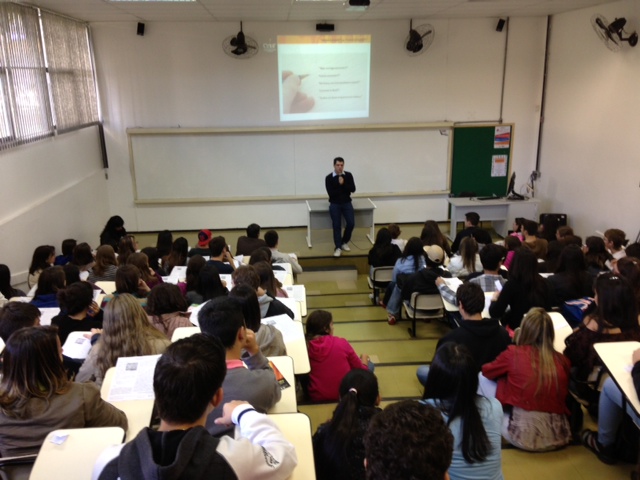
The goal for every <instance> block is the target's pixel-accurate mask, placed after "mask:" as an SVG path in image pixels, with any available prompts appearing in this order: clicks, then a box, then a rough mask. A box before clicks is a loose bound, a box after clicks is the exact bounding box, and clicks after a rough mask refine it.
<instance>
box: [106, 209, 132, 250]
mask: <svg viewBox="0 0 640 480" xmlns="http://www.w3.org/2000/svg"><path fill="white" fill-rule="evenodd" d="M126 234H127V231H126V230H125V228H124V220H123V219H122V217H121V216H119V215H114V216H113V217H111V218H110V219H109V220H108V221H107V224H106V225H105V226H104V229H103V230H102V233H101V234H100V245H111V246H112V247H113V249H114V250H115V251H116V252H117V251H118V244H119V243H120V239H121V238H122V237H124V236H125V235H126Z"/></svg>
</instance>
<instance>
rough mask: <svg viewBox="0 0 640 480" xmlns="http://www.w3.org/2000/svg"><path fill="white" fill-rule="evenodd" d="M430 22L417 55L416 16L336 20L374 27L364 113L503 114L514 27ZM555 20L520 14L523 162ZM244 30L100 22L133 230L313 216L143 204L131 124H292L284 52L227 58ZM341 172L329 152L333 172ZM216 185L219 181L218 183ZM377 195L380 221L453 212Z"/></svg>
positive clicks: (111, 117)
mask: <svg viewBox="0 0 640 480" xmlns="http://www.w3.org/2000/svg"><path fill="white" fill-rule="evenodd" d="M415 23H416V20H414V24H415ZM417 23H421V22H420V21H417ZM430 23H432V24H433V25H434V27H435V31H436V36H435V40H434V43H433V45H432V46H431V48H430V50H429V51H427V52H426V53H425V54H424V55H422V56H419V57H413V58H412V57H409V56H407V55H405V53H404V52H403V46H402V44H403V41H404V39H405V37H406V35H407V22H405V21H384V22H383V21H377V22H338V23H337V25H336V33H370V34H371V35H372V61H371V64H372V68H371V70H372V78H371V109H370V111H371V116H370V118H369V119H367V120H365V121H366V122H367V123H373V124H379V123H402V122H436V121H442V120H447V121H454V122H466V121H487V122H495V121H497V120H498V119H499V116H500V91H501V82H502V62H503V57H504V48H505V33H504V32H503V33H497V32H496V31H495V23H496V20H495V19H458V20H431V21H430ZM545 25H546V19H545V18H526V19H516V20H512V22H511V33H510V41H509V48H508V62H507V67H508V70H507V75H506V88H505V101H504V114H503V120H504V121H505V122H514V123H515V124H516V129H515V140H514V141H515V144H514V159H513V167H514V169H515V170H516V171H518V172H526V173H528V172H529V171H531V170H532V169H533V167H534V165H535V149H536V146H537V135H538V116H539V106H540V96H541V82H542V72H543V68H542V66H543V59H544V57H543V55H544V41H545ZM237 30H238V25H237V24H235V23H204V22H203V23H170V22H166V23H151V24H149V23H148V24H147V28H146V31H145V36H144V37H139V36H136V33H135V31H136V28H135V24H133V23H97V24H93V25H92V36H93V39H94V47H95V52H96V61H97V71H98V81H99V85H100V89H101V97H102V108H103V114H104V118H105V129H106V135H107V150H108V154H109V160H110V166H111V168H110V172H109V176H110V178H109V182H108V191H109V206H110V209H111V214H116V213H117V214H120V215H122V216H123V217H124V219H125V221H126V224H127V227H128V228H129V229H131V230H143V231H144V230H157V229H162V228H169V229H174V230H175V229H199V228H202V227H204V226H208V227H215V228H233V227H245V226H246V225H247V224H248V223H251V222H253V221H256V222H258V223H260V224H262V225H267V226H291V225H304V224H306V215H305V209H304V207H303V204H302V202H299V201H298V202H293V201H268V202H261V203H259V204H255V203H216V204H203V205H175V206H166V205H162V206H136V205H135V204H134V200H133V190H132V182H131V176H130V164H129V151H128V146H127V137H126V128H128V127H176V126H178V125H180V126H183V127H234V126H241V127H252V126H280V125H281V124H280V122H279V120H278V103H277V56H276V54H275V53H273V54H269V53H266V52H264V51H261V52H260V53H259V54H258V55H257V56H256V57H254V58H252V59H250V60H236V59H231V58H229V57H227V56H226V55H225V54H224V53H223V52H222V48H221V44H222V41H223V39H224V38H225V37H226V36H228V35H231V34H235V33H236V32H237ZM244 31H245V34H247V35H249V36H251V37H254V38H256V39H257V40H258V43H260V44H262V43H263V42H275V39H276V36H277V35H278V34H311V33H314V25H313V24H312V23H307V22H289V23H277V22H270V23H267V22H265V23H245V25H244ZM343 122H344V123H362V122H363V120H362V119H355V120H352V121H343ZM310 124H314V123H310ZM337 154H339V153H337ZM402 155H403V152H398V155H397V158H393V159H389V162H387V163H385V164H383V165H372V168H379V169H388V168H402ZM346 160H347V167H348V159H346ZM268 166H269V158H268V152H265V156H264V158H260V159H256V171H257V172H258V174H259V171H260V169H262V168H268ZM212 168H217V169H218V170H219V171H220V179H221V180H220V181H228V179H229V178H235V177H233V176H232V175H231V174H232V173H238V172H234V169H233V165H217V166H213V167H212ZM330 170H331V159H330V158H328V159H327V173H328V172H329V171H330ZM239 173H240V174H255V172H239ZM354 173H355V175H356V180H357V178H358V176H357V172H354ZM194 174H197V172H196V173H194ZM520 177H522V178H520V179H521V180H523V179H524V178H526V176H525V175H521V176H520ZM318 182H322V178H319V179H318ZM212 189H213V190H214V191H215V185H212ZM375 201H376V203H377V205H378V212H377V214H376V219H377V221H378V222H380V223H383V222H389V221H399V222H409V221H416V222H418V221H424V220H425V219H427V218H432V219H436V220H445V219H446V218H447V209H446V200H445V198H444V196H443V195H440V196H436V197H421V196H417V197H409V198H407V197H389V198H380V199H375Z"/></svg>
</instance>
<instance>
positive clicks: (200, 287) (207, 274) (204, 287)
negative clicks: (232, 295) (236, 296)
mask: <svg viewBox="0 0 640 480" xmlns="http://www.w3.org/2000/svg"><path fill="white" fill-rule="evenodd" d="M191 258H192V259H193V258H197V257H195V256H194V257H191ZM200 258H202V257H200ZM203 261H204V259H203ZM190 263H191V262H190ZM187 268H188V267H187ZM191 273H193V269H192V271H191ZM187 280H188V278H187ZM228 293H229V290H227V287H226V283H225V282H223V281H222V279H220V274H219V273H218V269H217V268H216V267H214V266H213V265H209V264H205V265H204V266H203V267H202V268H201V269H200V271H199V272H198V278H197V281H196V282H195V288H194V290H191V291H188V292H187V301H188V302H189V304H190V305H200V304H202V303H204V302H206V301H208V300H211V299H212V298H217V297H224V296H226V295H227V294H228Z"/></svg>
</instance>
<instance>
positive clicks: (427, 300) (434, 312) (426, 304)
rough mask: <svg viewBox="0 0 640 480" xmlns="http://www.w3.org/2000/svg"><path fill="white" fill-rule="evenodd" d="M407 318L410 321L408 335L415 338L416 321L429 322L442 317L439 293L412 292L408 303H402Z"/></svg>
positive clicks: (442, 308) (442, 310)
mask: <svg viewBox="0 0 640 480" xmlns="http://www.w3.org/2000/svg"><path fill="white" fill-rule="evenodd" d="M402 306H403V308H404V311H405V313H406V314H407V317H408V318H410V319H411V328H410V329H409V334H410V335H411V336H412V337H414V338H415V336H416V320H417V319H421V320H431V319H432V318H443V317H444V306H443V304H442V297H441V296H440V294H439V293H433V294H427V293H418V292H413V293H412V294H411V299H410V300H409V301H404V302H403V303H402Z"/></svg>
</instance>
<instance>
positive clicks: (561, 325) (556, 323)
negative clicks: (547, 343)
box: [548, 312, 573, 353]
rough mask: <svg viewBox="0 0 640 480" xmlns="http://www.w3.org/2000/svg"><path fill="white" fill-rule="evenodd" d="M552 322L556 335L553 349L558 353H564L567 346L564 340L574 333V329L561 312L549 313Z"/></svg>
mask: <svg viewBox="0 0 640 480" xmlns="http://www.w3.org/2000/svg"><path fill="white" fill-rule="evenodd" d="M548 313H549V316H550V317H551V320H552V321H553V330H554V333H555V339H554V340H553V348H555V349H556V352H560V353H562V352H564V348H565V344H564V340H565V338H567V337H568V336H569V335H571V334H572V333H573V328H571V325H569V323H568V322H567V320H566V319H565V318H564V317H563V316H562V314H561V313H560V312H548Z"/></svg>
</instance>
